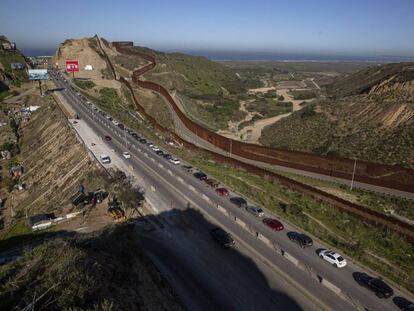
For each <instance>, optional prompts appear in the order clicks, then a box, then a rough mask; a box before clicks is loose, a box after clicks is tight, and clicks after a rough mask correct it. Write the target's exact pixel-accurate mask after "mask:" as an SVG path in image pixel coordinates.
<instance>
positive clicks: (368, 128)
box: [261, 63, 414, 167]
mask: <svg viewBox="0 0 414 311" xmlns="http://www.w3.org/2000/svg"><path fill="white" fill-rule="evenodd" d="M413 68H414V64H407V63H404V64H387V65H383V66H375V67H370V68H367V69H364V70H362V71H360V72H357V73H355V74H353V75H350V76H348V77H345V78H344V79H343V80H340V81H337V82H335V83H334V84H332V85H331V86H330V87H329V92H330V94H331V95H332V97H331V98H330V99H327V100H324V101H321V102H319V103H317V104H315V105H312V106H309V107H307V108H306V109H304V110H302V111H300V112H297V113H294V114H292V115H291V116H289V117H287V118H285V119H283V120H281V121H280V122H278V123H276V124H273V125H271V126H269V127H267V128H265V130H264V131H263V134H262V138H261V142H262V143H263V144H265V145H268V146H273V147H277V148H286V149H291V150H301V151H308V152H314V153H318V154H332V155H339V156H344V157H349V158H354V157H355V158H357V159H364V160H368V161H374V162H380V163H387V164H399V165H404V166H410V167H414V70H413Z"/></svg>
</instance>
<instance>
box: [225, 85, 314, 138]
mask: <svg viewBox="0 0 414 311" xmlns="http://www.w3.org/2000/svg"><path fill="white" fill-rule="evenodd" d="M272 90H274V91H275V92H276V93H277V94H278V95H282V96H283V97H284V101H286V102H292V105H293V106H292V108H293V110H292V112H288V113H284V114H281V115H277V116H274V117H271V118H266V119H261V120H258V121H256V122H254V123H253V124H252V125H248V126H245V127H243V128H242V129H240V130H239V129H238V126H239V124H241V123H242V122H244V121H250V120H251V119H252V118H253V116H254V115H255V114H257V113H255V112H248V111H247V110H246V107H245V105H246V102H241V105H240V110H241V111H246V112H247V113H248V114H247V116H246V118H245V119H244V120H241V121H239V122H229V128H228V130H224V131H223V130H220V131H218V134H220V135H223V136H226V137H228V138H232V139H237V140H242V141H248V142H251V143H256V144H259V139H260V136H261V135H262V130H263V129H264V128H265V127H266V126H268V125H271V124H273V123H275V122H277V121H279V120H280V119H283V118H285V117H287V116H289V115H291V114H292V113H293V112H295V111H298V110H300V109H302V108H303V107H302V106H301V105H300V104H301V103H302V102H304V101H311V100H295V99H293V97H292V96H291V95H290V94H289V91H290V90H291V89H278V87H277V86H271V87H262V88H257V89H250V90H249V92H250V93H259V92H268V91H272Z"/></svg>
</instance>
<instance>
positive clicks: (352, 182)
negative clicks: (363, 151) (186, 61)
mask: <svg viewBox="0 0 414 311" xmlns="http://www.w3.org/2000/svg"><path fill="white" fill-rule="evenodd" d="M356 164H357V160H356V158H355V159H354V170H353V171H352V180H351V190H352V189H353V188H354V178H355V170H356Z"/></svg>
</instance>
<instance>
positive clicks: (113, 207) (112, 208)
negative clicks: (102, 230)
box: [108, 198, 126, 222]
mask: <svg viewBox="0 0 414 311" xmlns="http://www.w3.org/2000/svg"><path fill="white" fill-rule="evenodd" d="M108 206H109V207H108V213H109V215H111V216H112V217H113V218H114V220H115V222H119V221H122V220H125V219H126V217H125V212H124V210H123V209H122V208H121V204H120V203H119V201H118V200H117V199H116V198H114V199H113V200H112V201H111V200H108Z"/></svg>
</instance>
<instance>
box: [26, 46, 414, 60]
mask: <svg viewBox="0 0 414 311" xmlns="http://www.w3.org/2000/svg"><path fill="white" fill-rule="evenodd" d="M20 50H21V51H22V52H23V54H24V55H26V56H31V57H34V56H50V55H54V54H55V52H56V49H51V48H45V49H42V48H21V49H20ZM162 52H167V53H184V54H189V55H193V56H203V57H207V58H208V59H211V60H213V61H284V62H376V63H381V62H382V63H389V62H414V56H393V55H382V56H381V55H379V56H357V55H356V56H354V55H335V54H310V53H272V52H245V51H207V50H189V49H164V50H162Z"/></svg>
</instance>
